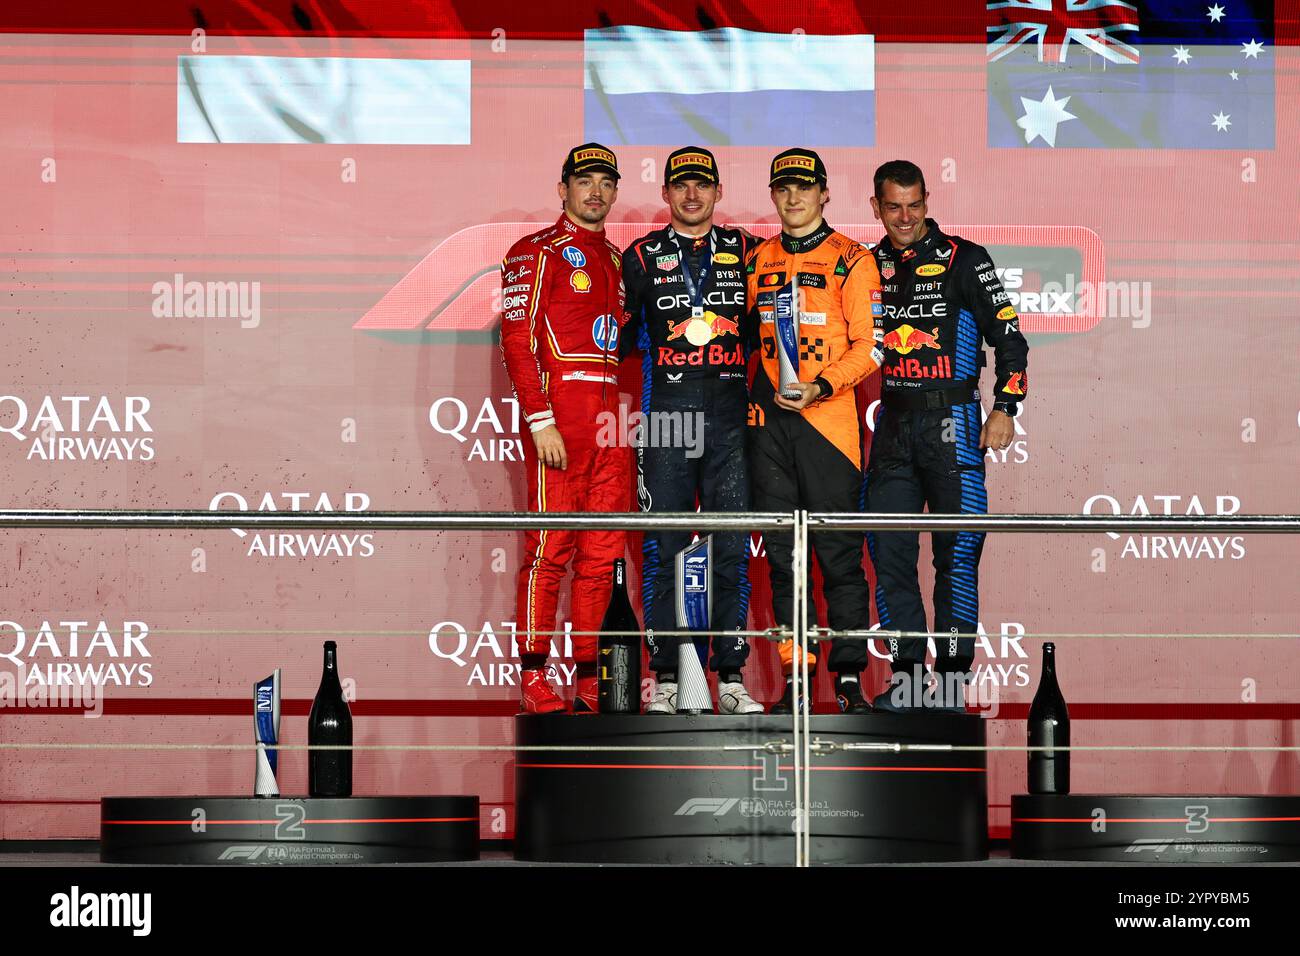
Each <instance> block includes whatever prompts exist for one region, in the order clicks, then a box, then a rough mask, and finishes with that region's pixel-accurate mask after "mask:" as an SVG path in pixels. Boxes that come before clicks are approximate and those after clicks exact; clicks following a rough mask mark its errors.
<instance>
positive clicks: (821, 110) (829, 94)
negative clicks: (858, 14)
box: [583, 26, 876, 146]
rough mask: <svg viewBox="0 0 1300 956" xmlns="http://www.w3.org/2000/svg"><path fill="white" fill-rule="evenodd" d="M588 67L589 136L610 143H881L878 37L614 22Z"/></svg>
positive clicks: (586, 57) (590, 45)
mask: <svg viewBox="0 0 1300 956" xmlns="http://www.w3.org/2000/svg"><path fill="white" fill-rule="evenodd" d="M583 64H584V73H585V78H584V83H583V86H584V89H583V103H584V110H585V113H584V115H585V123H584V127H585V136H586V138H587V139H589V140H595V141H597V142H601V143H605V144H607V145H619V144H631V143H635V144H638V145H662V146H670V145H680V144H681V143H699V144H701V145H706V146H788V145H790V144H791V143H799V142H810V143H815V144H816V145H818V146H872V145H874V144H875V136H876V92H875V91H876V68H875V45H874V40H873V38H872V37H871V36H867V35H841V36H806V35H803V34H790V33H755V32H753V31H750V30H738V29H735V28H731V27H729V28H725V29H719V30H703V31H676V30H657V29H652V28H650V27H631V26H621V27H608V28H605V29H600V30H587V31H586V35H585V42H584V44H583Z"/></svg>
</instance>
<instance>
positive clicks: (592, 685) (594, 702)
mask: <svg viewBox="0 0 1300 956" xmlns="http://www.w3.org/2000/svg"><path fill="white" fill-rule="evenodd" d="M573 712H574V713H575V714H598V713H600V691H599V689H598V688H597V685H596V677H595V675H594V674H593V675H592V676H590V677H579V678H578V683H577V689H576V690H575V691H574V694H573Z"/></svg>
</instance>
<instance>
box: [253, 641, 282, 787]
mask: <svg viewBox="0 0 1300 956" xmlns="http://www.w3.org/2000/svg"><path fill="white" fill-rule="evenodd" d="M253 733H254V735H255V738H254V739H255V740H256V741H257V758H256V759H257V770H256V771H255V772H254V774H253V795H254V796H256V797H278V796H279V795H280V782H279V781H278V780H277V779H276V777H275V773H276V769H277V768H278V767H279V766H280V751H279V750H278V749H276V745H277V744H279V742H280V668H278V667H277V668H276V669H275V673H274V674H272V675H271V676H270V677H267V678H266V679H264V680H260V681H258V682H257V683H256V684H254V685H253ZM268 747H270V748H271V749H267V748H268Z"/></svg>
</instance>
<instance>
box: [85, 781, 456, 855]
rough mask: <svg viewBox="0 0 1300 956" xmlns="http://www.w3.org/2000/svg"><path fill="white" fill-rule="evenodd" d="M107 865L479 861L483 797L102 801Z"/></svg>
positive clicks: (101, 827) (102, 836) (103, 851)
mask: <svg viewBox="0 0 1300 956" xmlns="http://www.w3.org/2000/svg"><path fill="white" fill-rule="evenodd" d="M99 824H100V825H99V846H100V859H101V860H102V861H103V862H105V863H201V864H213V863H220V864H226V863H230V864H254V865H257V864H309V865H317V864H322V863H445V862H451V861H461V860H477V859H478V855H479V804H478V797H338V798H335V797H104V798H103V799H102V800H101V801H100V810H99Z"/></svg>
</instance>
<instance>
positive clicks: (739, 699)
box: [718, 681, 763, 716]
mask: <svg viewBox="0 0 1300 956" xmlns="http://www.w3.org/2000/svg"><path fill="white" fill-rule="evenodd" d="M718 713H720V714H740V715H742V716H744V715H746V714H761V713H763V705H762V704H760V703H759V702H758V701H756V700H754V698H752V697H750V696H749V691H747V690H745V685H744V684H742V683H741V682H740V681H719V682H718Z"/></svg>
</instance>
